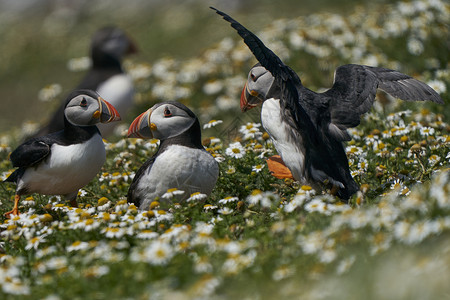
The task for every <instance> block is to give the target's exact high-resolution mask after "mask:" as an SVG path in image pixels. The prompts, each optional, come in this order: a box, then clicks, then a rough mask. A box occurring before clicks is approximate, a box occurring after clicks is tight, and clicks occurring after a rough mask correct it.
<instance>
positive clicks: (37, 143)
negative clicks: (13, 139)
mask: <svg viewBox="0 0 450 300" xmlns="http://www.w3.org/2000/svg"><path fill="white" fill-rule="evenodd" d="M50 147H51V143H48V142H46V141H45V140H43V139H39V138H37V139H31V140H29V141H27V142H25V143H23V144H22V145H20V146H19V147H17V149H16V150H14V151H13V152H12V153H11V155H10V159H11V161H12V163H13V167H15V168H17V167H18V168H20V167H31V166H34V165H36V164H37V163H39V162H41V161H42V160H44V159H45V158H46V157H47V156H49V155H50V152H51V151H50Z"/></svg>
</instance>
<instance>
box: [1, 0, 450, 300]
mask: <svg viewBox="0 0 450 300" xmlns="http://www.w3.org/2000/svg"><path fill="white" fill-rule="evenodd" d="M206 9H207V8H205V10H206ZM211 14H213V12H212V11H211ZM449 20H450V5H449V4H448V2H446V1H441V0H428V1H405V2H396V3H395V4H390V5H387V4H377V5H372V6H357V7H355V8H354V10H353V11H350V12H348V14H347V15H345V16H344V15H339V14H333V13H317V14H312V15H309V16H303V17H298V18H295V19H278V20H273V21H272V22H270V24H268V25H267V26H266V27H265V28H262V29H261V31H257V30H254V32H255V33H256V34H257V35H258V36H259V37H260V38H261V39H262V40H263V41H264V42H265V43H266V45H267V46H268V47H270V48H271V49H272V50H273V51H274V52H275V53H277V54H278V55H279V56H280V57H281V58H282V59H283V60H284V62H285V63H286V64H288V65H290V66H291V67H292V68H293V69H294V70H296V71H297V72H298V74H299V76H300V77H301V78H302V82H303V83H304V84H305V86H307V87H309V88H311V89H313V90H321V89H325V88H327V87H330V86H331V84H332V74H333V71H334V69H335V68H336V67H337V66H339V65H342V64H346V63H358V64H366V65H372V66H383V67H387V68H392V69H396V70H399V71H401V72H403V73H406V74H410V75H412V76H414V77H415V78H417V79H419V80H421V81H424V82H426V83H428V84H429V85H430V86H432V87H433V88H434V89H435V90H436V91H437V92H438V93H439V94H440V95H441V97H442V99H443V100H444V102H445V104H444V105H437V104H433V103H406V102H402V101H399V100H396V99H392V98H391V97H390V96H388V95H386V94H384V93H379V94H378V97H377V100H376V104H375V105H374V108H373V109H372V111H371V112H370V113H368V114H366V115H365V116H364V117H363V119H362V121H361V125H359V126H358V127H356V128H354V129H352V130H350V133H351V136H352V140H351V141H350V142H348V143H347V145H346V151H347V156H348V158H349V163H350V170H351V172H352V175H353V177H354V178H355V180H356V181H357V183H358V184H359V185H360V186H361V189H360V191H359V192H358V193H357V194H356V195H355V196H353V198H351V199H350V201H349V203H348V204H345V203H342V202H340V201H339V200H338V199H335V198H334V197H332V196H331V195H330V194H328V193H323V194H319V193H317V192H315V191H314V190H312V189H311V187H309V186H301V185H299V184H298V183H297V182H295V181H293V180H291V179H284V180H283V179H277V178H275V177H273V176H272V175H270V173H269V170H268V167H267V164H266V159H267V158H268V157H270V156H272V155H275V154H276V151H275V148H274V147H273V145H272V142H271V140H270V138H269V136H268V135H267V133H265V132H264V129H263V127H262V126H261V124H260V123H259V122H260V120H259V114H258V111H257V109H254V110H255V112H249V113H247V114H241V113H240V112H239V97H240V92H241V90H242V87H243V85H244V83H245V81H246V77H247V72H248V71H249V69H250V67H251V66H252V65H253V64H254V63H255V60H254V58H253V56H252V54H251V52H250V51H249V50H248V49H247V48H246V46H245V45H244V44H243V42H242V41H241V40H240V38H239V37H238V36H237V34H236V33H235V32H234V30H232V29H231V28H229V25H228V24H227V23H226V22H224V21H223V20H221V19H220V18H219V17H218V18H217V23H214V26H224V27H226V28H229V30H230V34H229V36H228V37H227V38H225V39H223V40H222V41H221V42H219V43H218V44H215V45H211V46H210V47H208V48H207V49H205V51H204V52H203V54H202V55H201V56H199V57H194V58H190V59H183V60H178V59H176V58H171V57H166V58H162V59H159V60H156V61H148V62H134V61H127V62H126V69H127V70H128V72H129V74H130V75H131V76H132V77H133V79H134V82H135V84H136V90H137V95H136V99H137V102H138V105H137V107H136V114H135V115H134V116H137V115H138V113H139V112H142V111H144V110H145V109H147V108H149V107H150V106H151V105H152V104H153V103H155V102H158V101H165V100H176V101H180V102H183V103H184V104H186V105H188V106H189V107H190V108H192V110H193V111H194V112H195V113H196V114H197V115H198V116H199V119H200V121H201V124H202V127H203V132H202V136H203V144H204V146H205V148H206V149H207V150H208V151H209V152H210V153H211V154H212V155H213V156H214V157H215V159H216V160H217V161H218V162H219V166H220V177H219V179H218V182H217V185H216V187H215V189H214V190H213V192H212V194H211V195H210V196H206V195H203V194H199V193H196V194H192V195H190V197H189V198H188V199H187V200H186V201H185V202H178V200H177V199H179V197H180V195H181V194H182V193H183V191H180V190H177V189H176V187H174V188H173V189H170V190H168V191H167V193H166V194H164V195H163V196H162V198H163V199H155V201H154V202H153V203H152V204H151V205H150V207H149V209H148V210H147V211H141V210H138V209H137V208H136V207H135V206H134V205H130V204H128V203H127V201H126V194H127V191H128V187H129V185H130V183H131V181H132V178H133V176H134V174H135V172H136V171H137V170H138V168H139V167H140V166H141V165H142V163H143V162H145V161H146V160H147V159H148V158H149V157H150V156H151V155H152V154H153V153H154V152H155V151H156V149H157V147H158V141H157V140H138V139H126V138H124V137H125V130H126V129H127V126H128V125H129V123H126V124H124V125H123V126H122V127H121V128H120V129H119V130H118V131H117V136H116V137H114V138H112V139H111V140H110V141H106V140H105V145H106V149H107V162H106V164H105V165H104V167H103V169H102V172H101V173H100V174H99V175H98V177H96V178H95V179H94V180H93V181H92V182H91V183H90V184H88V185H87V186H86V187H85V188H84V189H82V190H80V193H79V197H78V203H79V208H72V207H70V205H69V203H68V201H65V200H64V199H62V198H60V197H55V196H42V195H37V194H33V195H30V196H29V197H23V199H22V201H21V207H20V209H21V212H22V213H21V214H20V215H19V216H16V217H13V218H12V219H6V218H4V217H3V214H4V213H5V212H7V211H9V210H10V209H11V208H12V204H13V199H14V191H15V186H14V185H12V184H9V183H2V185H1V188H0V214H1V215H0V237H1V239H0V299H48V300H50V299H52V300H54V299H273V298H274V297H280V298H283V299H296V298H301V299H446V298H448V297H449V296H450V286H449V284H448V278H450V267H449V266H450V133H449V132H450V124H449V123H448V122H449V121H450V109H449V108H450V104H449V101H450V65H449V56H450V54H449V53H450V49H449V44H448V37H449V36H450V32H449V30H450V29H449V26H450V25H449ZM238 21H242V23H243V25H246V24H245V22H244V20H238ZM249 29H250V30H253V29H252V28H249ZM80 55H81V54H80ZM88 64H89V62H86V58H85V57H81V56H80V57H76V58H74V59H72V60H71V61H70V62H69V64H68V65H69V66H70V69H71V70H72V71H73V72H77V71H80V70H84V69H85V68H86V66H88ZM61 91H62V89H61V87H60V85H59V84H58V83H52V84H49V85H48V86H46V87H44V88H43V89H42V90H41V92H40V93H39V98H40V99H41V100H42V101H56V100H54V99H55V98H57V97H60V96H61ZM33 128H35V125H33V124H30V123H26V124H24V126H23V127H22V128H20V129H11V130H10V131H9V132H6V133H2V135H1V136H0V143H1V145H0V158H1V159H2V161H1V163H0V174H1V176H2V179H5V178H6V177H7V176H8V175H9V174H10V173H11V172H12V171H13V169H12V164H11V163H10V162H9V160H8V155H9V153H10V152H11V151H12V150H13V149H14V148H15V147H16V146H17V145H18V143H19V141H20V140H21V139H22V138H23V137H24V136H25V135H27V134H28V133H29V131H30V130H32V129H33ZM167 200H170V202H171V203H172V204H170V206H169V207H166V206H164V205H162V202H163V201H167ZM160 202H161V204H160Z"/></svg>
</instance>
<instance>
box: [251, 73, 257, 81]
mask: <svg viewBox="0 0 450 300" xmlns="http://www.w3.org/2000/svg"><path fill="white" fill-rule="evenodd" d="M250 78H251V79H252V80H253V81H256V76H255V74H253V73H250Z"/></svg>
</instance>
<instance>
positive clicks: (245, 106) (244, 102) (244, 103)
mask: <svg viewBox="0 0 450 300" xmlns="http://www.w3.org/2000/svg"><path fill="white" fill-rule="evenodd" d="M249 97H254V96H253V95H251V94H250V93H249V91H248V90H247V83H246V84H245V85H244V88H243V89H242V93H241V111H242V112H246V111H248V110H250V109H252V108H253V107H255V106H257V104H250V103H248V99H249Z"/></svg>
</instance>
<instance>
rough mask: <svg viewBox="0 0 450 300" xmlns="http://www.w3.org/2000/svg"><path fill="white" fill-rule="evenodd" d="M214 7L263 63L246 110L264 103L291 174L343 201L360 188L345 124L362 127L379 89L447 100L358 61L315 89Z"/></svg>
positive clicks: (266, 120) (244, 102)
mask: <svg viewBox="0 0 450 300" xmlns="http://www.w3.org/2000/svg"><path fill="white" fill-rule="evenodd" d="M211 9H213V10H215V11H216V13H217V14H219V15H220V16H222V17H223V18H224V19H225V20H226V21H228V22H229V23H230V24H231V27H233V28H234V29H235V30H236V31H237V32H238V34H239V35H240V36H241V37H242V38H243V40H244V43H245V44H246V45H247V46H248V47H249V49H250V50H251V51H252V53H253V54H254V56H255V57H256V59H257V60H258V61H259V63H258V64H256V65H255V66H254V67H253V68H252V69H251V70H250V72H249V74H248V79H247V83H246V84H245V87H244V89H243V91H242V95H241V109H242V111H243V112H245V111H247V110H248V109H251V108H252V107H255V106H257V105H260V104H262V109H261V122H262V125H263V127H264V128H265V130H266V131H267V133H268V134H269V135H270V137H271V138H272V140H273V143H274V146H275V148H276V150H277V152H278V153H279V154H280V156H281V158H282V160H283V162H284V164H286V166H287V167H288V168H289V170H290V171H291V173H292V176H293V178H294V179H295V180H297V181H299V182H301V183H302V184H308V185H311V186H312V187H314V188H315V189H317V190H322V189H323V188H326V189H330V190H331V192H332V193H333V194H336V195H337V196H338V197H339V198H341V199H342V200H348V199H349V198H350V196H352V195H353V194H354V193H356V192H357V191H358V189H359V187H358V184H357V183H356V182H355V181H354V179H353V177H352V176H351V174H350V170H349V165H348V159H347V155H346V153H345V149H344V147H343V142H344V141H349V140H351V137H350V135H349V133H348V132H347V128H351V127H356V126H357V125H359V123H360V117H361V115H362V114H364V113H366V112H368V111H369V110H370V108H371V107H372V104H373V102H374V99H375V95H376V91H377V89H380V90H383V91H384V92H386V93H388V94H390V95H391V96H393V97H396V98H399V99H402V100H406V101H425V100H428V101H433V102H436V103H441V104H442V103H443V101H442V99H441V98H440V96H439V94H438V93H436V91H434V90H433V89H432V88H431V87H429V86H428V85H426V84H425V83H423V82H421V81H418V80H416V79H414V78H412V77H410V76H408V75H405V74H402V73H400V72H397V71H394V70H390V69H385V68H379V67H369V66H363V65H355V64H349V65H343V66H340V67H338V68H337V69H336V71H335V74H334V83H333V86H332V87H331V88H330V89H329V90H327V91H325V92H323V93H316V92H314V91H311V90H309V89H307V88H306V87H304V86H303V85H302V83H301V80H300V78H299V77H298V75H297V74H296V73H295V72H294V71H293V70H292V69H291V68H290V67H288V66H286V65H285V64H284V63H283V62H282V61H281V60H280V58H279V57H278V56H277V55H275V54H274V53H273V52H272V51H271V50H270V49H268V48H267V47H266V46H265V45H264V44H263V42H262V41H261V40H260V39H259V38H258V37H257V36H256V35H254V34H253V33H252V32H250V31H249V30H247V29H246V28H245V27H244V26H242V25H241V24H240V23H238V22H237V21H236V20H234V19H232V18H231V17H230V16H228V15H227V14H225V13H224V12H221V11H219V10H217V9H215V8H213V7H211Z"/></svg>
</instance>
